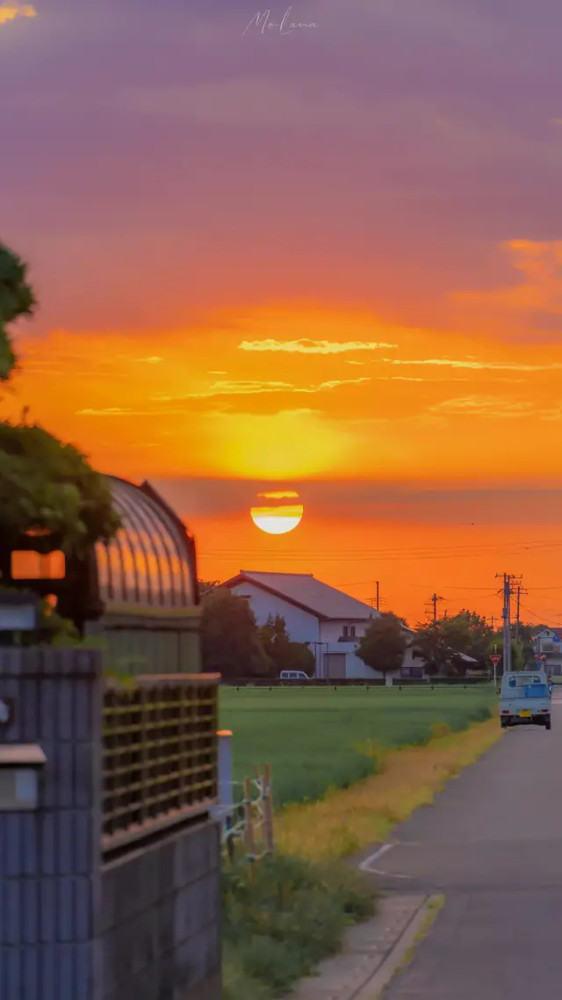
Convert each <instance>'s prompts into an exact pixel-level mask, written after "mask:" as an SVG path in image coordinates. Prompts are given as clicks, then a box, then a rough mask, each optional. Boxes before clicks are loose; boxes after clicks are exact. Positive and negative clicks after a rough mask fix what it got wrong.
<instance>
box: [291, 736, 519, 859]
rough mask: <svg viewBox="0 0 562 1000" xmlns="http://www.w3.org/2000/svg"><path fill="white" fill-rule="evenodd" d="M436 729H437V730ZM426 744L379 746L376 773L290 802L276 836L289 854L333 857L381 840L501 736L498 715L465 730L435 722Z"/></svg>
mask: <svg viewBox="0 0 562 1000" xmlns="http://www.w3.org/2000/svg"><path fill="white" fill-rule="evenodd" d="M437 731H438V732H439V734H437ZM433 732H434V735H433V737H432V738H431V739H430V740H429V741H428V743H427V744H426V745H425V746H422V747H420V746H415V747H405V748H403V749H399V750H390V751H388V750H384V749H382V750H377V749H376V748H373V750H372V752H373V754H376V756H377V763H378V766H377V772H378V773H377V774H375V775H373V776H372V777H369V778H366V779H364V780H363V781H360V782H358V783H357V784H356V785H353V786H352V787H351V788H348V789H346V790H340V789H330V790H329V791H328V792H327V793H326V794H325V795H324V797H323V798H322V799H320V800H319V801H318V802H312V803H305V804H303V805H294V806H287V807H286V808H284V809H282V810H281V811H280V813H279V814H278V816H277V818H276V824H275V836H276V841H277V846H278V848H279V850H281V851H283V852H284V853H286V854H290V855H298V856H299V857H303V858H307V859H314V860H317V861H330V860H332V859H334V858H342V857H346V856H349V855H352V854H355V853H357V852H359V851H361V850H362V849H363V848H365V847H368V846H369V845H370V844H373V843H380V842H382V841H384V840H385V839H386V837H388V835H389V833H390V832H391V830H392V829H393V827H395V826H396V825H397V824H398V823H401V822H403V820H405V819H407V818H408V816H410V815H411V813H412V812H413V811H414V810H415V809H417V808H418V807H419V806H422V805H428V804H430V803H431V802H432V801H433V799H434V797H435V795H436V793H437V792H439V791H440V790H441V789H442V788H443V786H444V785H445V783H446V782H447V781H448V779H449V778H451V777H454V776H455V775H457V774H458V773H459V771H461V770H462V768H464V767H466V766H467V765H468V764H472V763H473V762H474V761H476V760H477V759H478V757H480V756H481V755H482V754H483V753H485V751H486V750H488V749H489V748H490V747H491V746H493V744H494V743H496V742H497V741H498V740H499V739H500V737H501V730H500V727H499V724H498V721H497V719H492V720H489V721H488V722H480V723H476V724H475V725H473V726H471V727H470V728H469V729H467V730H465V731H464V732H461V733H450V732H449V731H447V727H446V726H441V727H434V731H433Z"/></svg>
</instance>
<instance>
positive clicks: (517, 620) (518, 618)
mask: <svg viewBox="0 0 562 1000" xmlns="http://www.w3.org/2000/svg"><path fill="white" fill-rule="evenodd" d="M526 593H527V591H526V590H525V589H524V587H522V586H521V584H520V583H518V584H517V616H516V619H515V641H516V642H519V625H520V622H521V619H520V611H521V594H526Z"/></svg>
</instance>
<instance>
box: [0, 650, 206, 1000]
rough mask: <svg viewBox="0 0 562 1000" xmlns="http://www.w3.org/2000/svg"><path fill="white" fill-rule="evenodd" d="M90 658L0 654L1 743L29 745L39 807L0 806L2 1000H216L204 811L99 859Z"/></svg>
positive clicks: (97, 728)
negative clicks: (4, 716)
mask: <svg viewBox="0 0 562 1000" xmlns="http://www.w3.org/2000/svg"><path fill="white" fill-rule="evenodd" d="M101 667H102V664H101V659H100V654H99V652H97V651H90V650H88V651H86V650H83V651H82V650H51V649H44V650H43V649H30V650H18V649H10V650H2V649H0V698H2V697H4V698H13V699H14V700H15V716H14V720H13V722H12V723H11V724H10V725H9V726H7V727H6V726H0V742H8V743H38V744H39V745H40V746H41V747H42V749H43V750H44V752H45V754H46V757H47V763H46V765H45V768H44V773H43V775H42V787H41V793H40V803H39V809H38V810H37V811H34V812H19V813H9V812H2V811H1V810H0V998H1V1000H128V998H129V997H130V998H131V1000H220V997H221V986H220V979H221V976H220V919H219V910H220V873H219V863H220V860H219V859H220V838H219V828H218V826H217V824H216V823H215V822H214V821H213V820H211V819H208V818H206V817H202V818H201V820H200V821H199V822H198V823H196V824H195V825H194V826H192V827H189V828H186V829H184V830H182V831H181V832H180V831H177V832H176V833H175V834H168V836H167V837H164V838H162V839H161V840H158V841H157V842H156V843H154V844H152V845H151V846H150V847H148V846H142V845H140V844H139V845H137V846H136V847H134V848H133V847H132V848H131V850H130V851H128V852H127V853H126V854H125V855H124V856H121V857H120V858H119V860H115V861H113V862H111V863H106V864H104V862H103V859H102V857H101V795H102V778H101V738H102V732H101V729H102V680H101Z"/></svg>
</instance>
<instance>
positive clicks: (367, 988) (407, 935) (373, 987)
mask: <svg viewBox="0 0 562 1000" xmlns="http://www.w3.org/2000/svg"><path fill="white" fill-rule="evenodd" d="M441 899H442V897H441V896H439V895H432V896H427V897H426V899H425V900H424V902H423V903H422V905H421V906H420V908H419V910H418V911H417V913H415V914H414V916H413V917H412V919H411V920H410V923H409V924H408V926H407V927H406V929H405V930H404V931H403V933H402V934H401V936H400V937H399V938H398V940H397V941H396V943H395V945H394V947H393V948H392V950H391V951H390V953H389V954H388V955H387V957H386V958H385V959H384V961H383V962H382V964H381V965H380V967H379V968H378V969H377V970H376V971H375V973H374V974H373V975H372V976H371V977H370V979H369V980H368V981H367V982H366V983H364V985H363V986H362V987H361V988H360V989H359V990H357V991H356V992H355V993H353V994H352V995H351V996H350V997H349V1000H380V997H381V994H382V992H383V990H385V989H386V987H387V986H388V985H389V983H390V982H391V980H392V979H393V978H394V976H395V975H396V973H397V972H398V970H399V969H400V967H401V966H403V965H405V964H407V963H408V960H409V959H410V957H411V955H410V952H411V951H413V949H414V948H415V946H416V944H417V943H418V936H419V935H424V931H426V930H429V926H430V925H431V923H433V919H431V918H432V917H433V915H434V914H435V915H437V912H438V909H439V904H440V902H441ZM428 925H429V926H428Z"/></svg>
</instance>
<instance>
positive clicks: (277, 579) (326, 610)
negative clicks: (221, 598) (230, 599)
mask: <svg viewBox="0 0 562 1000" xmlns="http://www.w3.org/2000/svg"><path fill="white" fill-rule="evenodd" d="M244 582H248V583H253V584H255V585H256V587H261V588H262V589H263V590H266V591H269V593H271V594H276V595H277V596H279V597H282V598H284V599H285V600H286V601H289V603H290V604H295V605H297V606H298V607H301V608H303V609H304V610H306V611H310V612H311V613H312V614H315V615H317V616H318V617H319V618H322V619H324V620H326V619H334V620H336V621H341V620H346V619H347V620H349V619H350V620H352V621H365V620H366V619H368V618H376V617H378V615H379V612H378V611H375V610H374V609H373V608H371V607H370V606H369V605H368V604H363V601H358V600H356V599H355V597H350V596H349V594H344V593H343V591H341V590H336V588H335V587H330V586H328V584H327V583H322V581H321V580H317V579H316V578H315V577H314V576H312V573H254V572H252V571H251V570H240V573H239V574H238V576H235V577H233V578H232V579H231V580H227V581H226V583H225V584H224V586H225V587H234V586H236V585H237V584H240V583H244Z"/></svg>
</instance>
